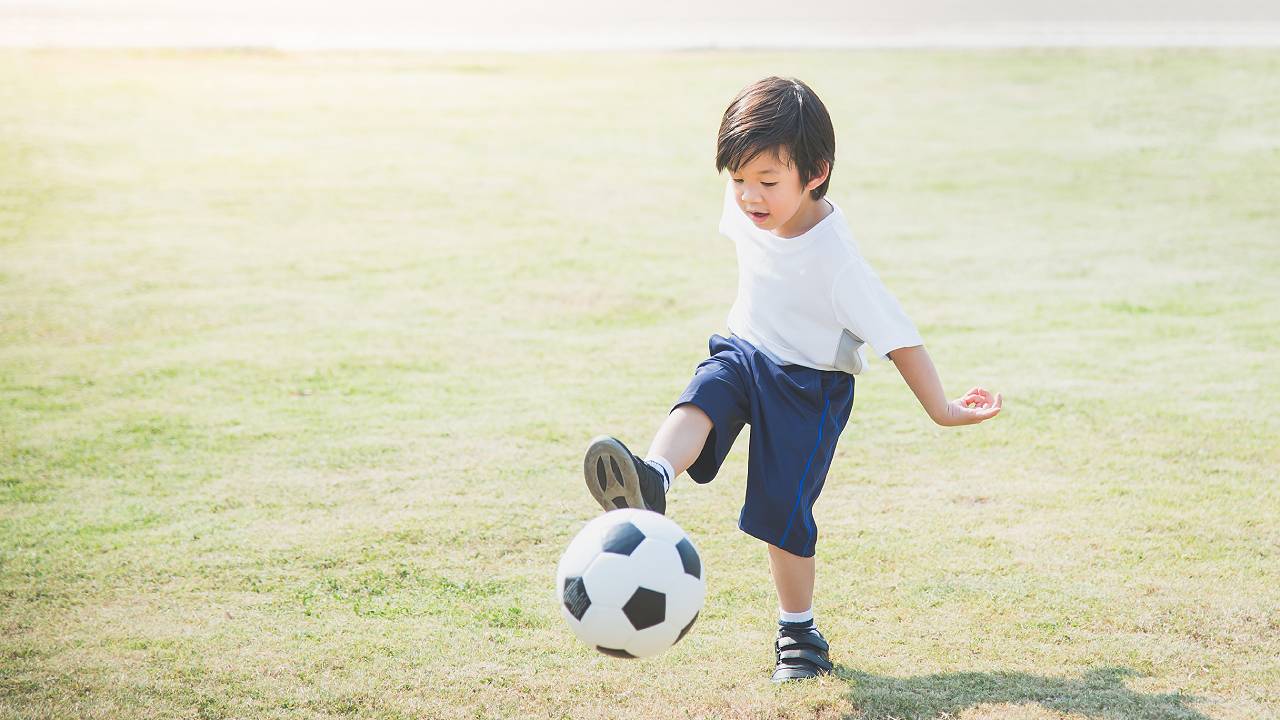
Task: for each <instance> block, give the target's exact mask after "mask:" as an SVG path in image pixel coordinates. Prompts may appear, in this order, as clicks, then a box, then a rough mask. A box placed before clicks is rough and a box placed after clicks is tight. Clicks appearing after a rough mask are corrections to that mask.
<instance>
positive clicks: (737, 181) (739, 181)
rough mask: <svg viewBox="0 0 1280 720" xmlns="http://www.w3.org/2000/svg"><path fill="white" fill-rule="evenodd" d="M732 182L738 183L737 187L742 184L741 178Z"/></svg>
mask: <svg viewBox="0 0 1280 720" xmlns="http://www.w3.org/2000/svg"><path fill="white" fill-rule="evenodd" d="M733 181H734V182H736V183H738V184H739V185H741V184H742V178H734V179H733Z"/></svg>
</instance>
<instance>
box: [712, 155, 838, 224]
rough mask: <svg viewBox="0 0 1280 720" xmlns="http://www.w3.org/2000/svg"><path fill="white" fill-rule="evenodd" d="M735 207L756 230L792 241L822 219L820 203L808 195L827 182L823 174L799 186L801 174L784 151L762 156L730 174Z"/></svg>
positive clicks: (756, 157) (757, 156)
mask: <svg viewBox="0 0 1280 720" xmlns="http://www.w3.org/2000/svg"><path fill="white" fill-rule="evenodd" d="M732 177H733V185H734V193H733V194H734V197H735V198H737V201H738V207H739V208H740V209H741V210H742V212H743V213H745V214H746V216H747V217H749V218H751V221H752V222H753V223H755V224H756V227H758V228H762V229H765V230H769V231H770V232H772V233H774V234H775V235H778V236H780V237H795V236H796V235H799V234H801V233H803V232H805V231H806V230H808V229H809V228H811V227H813V225H814V224H815V223H816V222H817V221H818V220H819V219H821V216H822V214H823V213H822V210H821V209H820V207H819V205H820V202H821V201H819V200H814V199H813V197H812V196H810V195H809V191H811V190H813V189H814V188H816V187H818V186H819V185H821V184H822V182H823V181H824V180H826V173H823V174H821V175H820V176H818V177H816V178H814V179H812V180H810V181H809V182H808V183H807V184H801V182H800V172H799V171H798V170H797V169H796V168H795V166H794V165H792V164H791V161H790V158H788V156H787V151H786V150H785V149H783V148H779V149H778V150H776V151H775V152H762V153H760V154H759V155H756V156H755V157H754V158H752V159H751V162H749V163H746V164H744V165H743V166H742V167H740V168H738V171H737V172H734V173H732Z"/></svg>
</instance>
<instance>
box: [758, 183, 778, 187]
mask: <svg viewBox="0 0 1280 720" xmlns="http://www.w3.org/2000/svg"><path fill="white" fill-rule="evenodd" d="M760 184H761V185H763V186H765V187H773V186H774V185H777V184H778V183H776V182H771V183H760Z"/></svg>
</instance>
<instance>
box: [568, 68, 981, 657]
mask: <svg viewBox="0 0 1280 720" xmlns="http://www.w3.org/2000/svg"><path fill="white" fill-rule="evenodd" d="M834 161H835V133H834V130H833V129H832V125H831V118H830V116H829V115H828V114H827V110H826V108H825V107H824V106H823V104H822V101H821V100H819V99H818V96H817V95H815V94H814V92H813V91H812V90H810V89H809V87H808V86H807V85H805V84H804V83H802V82H800V81H798V80H794V79H784V78H778V77H769V78H765V79H764V80H761V81H759V82H757V83H754V84H752V85H750V86H748V87H747V88H745V89H744V90H743V91H742V92H741V93H739V94H738V96H737V97H736V98H735V99H734V100H733V102H732V103H730V104H729V107H728V109H726V110H725V113H724V117H723V118H722V120H721V123H720V133H719V137H718V141H717V147H716V170H717V171H723V170H725V169H728V170H729V173H730V175H731V181H730V182H728V183H726V189H725V199H724V209H723V215H722V217H721V219H720V232H721V233H723V234H724V235H726V236H727V237H729V238H730V239H731V240H733V242H734V245H735V248H736V251H737V258H738V296H737V299H736V300H735V301H734V303H733V307H732V309H731V310H730V311H729V318H728V327H729V330H730V336H729V337H728V338H725V337H721V336H720V335H712V336H711V340H710V343H709V350H710V357H709V358H707V359H706V360H704V361H703V362H702V363H701V364H700V365H698V368H697V370H696V371H695V373H694V376H693V379H692V380H691V381H690V383H689V385H688V388H687V389H686V390H685V391H684V393H683V394H682V395H680V397H679V398H677V400H676V402H675V403H674V404H673V406H672V409H671V412H670V413H669V414H668V415H667V418H666V419H665V420H664V421H663V423H662V426H661V427H660V428H659V429H658V432H657V435H656V436H655V437H654V439H653V443H652V445H650V447H649V453H648V455H647V457H646V459H644V460H641V459H640V458H637V457H636V456H634V455H632V454H631V452H630V451H629V450H628V449H627V448H626V446H625V445H623V444H622V443H621V442H620V441H618V440H617V439H615V438H612V437H608V436H601V437H598V438H596V439H595V440H593V441H592V443H591V445H590V447H589V448H588V449H587V454H586V459H585V463H584V469H585V474H586V482H587V487H588V488H589V489H590V491H591V494H592V495H593V496H594V497H595V499H596V501H597V502H599V503H600V506H601V507H603V508H604V509H605V510H613V509H615V508H621V507H643V508H647V509H649V510H653V511H655V512H659V513H662V512H665V511H666V492H667V490H668V489H669V488H670V486H671V481H672V480H674V479H675V478H676V477H677V476H678V475H679V474H680V473H681V472H684V471H686V470H687V471H688V473H689V476H690V477H692V478H693V480H694V481H695V482H697V483H707V482H710V481H711V480H712V479H713V478H714V477H715V476H716V473H717V472H718V471H719V469H720V464H721V463H722V462H723V461H724V458H725V455H726V454H728V452H729V448H730V446H732V444H733V441H734V439H735V438H736V437H737V435H738V433H739V432H740V431H741V429H742V426H743V425H744V424H749V425H751V441H750V453H749V458H748V469H747V489H746V500H745V502H744V504H743V507H742V513H741V515H740V516H739V519H738V526H739V527H740V528H741V529H742V530H743V531H744V532H746V533H747V534H749V535H752V536H754V537H756V538H759V539H760V540H763V541H764V542H765V543H767V547H768V552H769V568H770V572H771V574H772V576H773V582H774V587H775V589H776V591H777V594H778V606H779V617H778V635H777V639H776V641H775V642H774V656H775V660H776V666H775V668H774V672H773V681H774V682H782V681H785V680H794V679H800V678H809V677H814V676H816V675H820V674H825V673H828V672H830V671H831V662H830V659H829V655H828V653H829V646H828V644H827V641H826V640H825V639H824V638H823V636H822V633H820V632H818V629H817V627H816V626H815V624H814V620H813V583H814V546H815V544H816V542H817V538H818V530H817V527H816V526H815V524H814V520H813V513H812V509H813V504H814V501H815V500H817V498H818V493H819V492H821V490H822V485H823V482H824V480H825V478H826V475H827V470H828V468H829V467H830V464H831V458H832V456H833V454H834V453H835V446H836V440H837V439H838V438H839V435H840V432H841V430H843V429H844V426H845V423H846V422H847V421H848V419H849V411H850V410H851V408H852V406H853V385H854V375H856V374H858V373H859V372H860V371H861V370H862V368H863V366H864V365H865V354H864V353H865V350H864V348H863V344H864V343H870V344H871V346H872V347H873V348H875V350H876V352H877V353H879V354H880V355H881V356H882V357H886V358H888V359H889V360H891V361H893V363H894V365H895V366H897V368H898V371H899V373H901V375H902V378H903V380H905V381H906V383H907V386H908V387H910V388H911V390H912V392H914V393H915V395H916V398H917V399H919V401H920V404H921V406H922V407H923V408H924V410H925V412H927V413H928V415H929V417H930V418H932V419H933V420H934V421H935V422H937V423H938V424H939V425H944V426H953V425H967V424H973V423H978V422H982V421H983V420H987V419H989V418H991V417H994V416H995V415H996V414H997V413H999V412H1000V408H1001V402H1002V399H1001V396H1000V395H996V396H995V397H994V398H993V397H992V395H991V393H989V392H987V391H986V390H984V389H982V388H980V387H975V388H973V389H972V390H970V391H969V392H968V393H966V394H965V395H964V396H963V397H961V398H960V399H958V400H955V401H952V402H947V399H946V396H945V395H944V394H943V390H942V385H941V383H940V382H939V380H938V375H937V372H936V371H935V370H934V367H933V363H932V361H931V360H930V359H929V354H928V353H927V352H925V349H924V342H923V341H922V340H921V339H920V335H919V333H918V332H917V331H916V328H915V326H914V325H913V324H912V323H911V321H910V320H909V319H908V318H907V316H906V314H905V313H904V312H903V311H902V308H901V307H900V306H899V305H898V303H897V301H896V300H895V299H894V297H893V296H892V295H890V294H889V292H888V291H887V290H886V289H885V288H884V286H883V285H882V284H881V282H880V279H879V278H878V277H877V276H876V274H875V272H874V271H873V270H872V269H871V268H870V267H869V266H868V265H867V263H866V261H865V260H863V258H862V256H861V254H860V253H859V251H858V247H857V245H856V244H855V243H854V240H853V237H852V235H851V233H850V231H849V227H848V224H847V221H846V219H845V217H844V214H843V213H842V212H841V210H840V208H839V207H838V206H836V205H835V204H834V203H832V202H831V201H829V200H827V199H826V198H825V196H826V192H827V187H828V185H829V184H830V180H831V168H832V165H833V163H834Z"/></svg>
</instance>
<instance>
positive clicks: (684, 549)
mask: <svg viewBox="0 0 1280 720" xmlns="http://www.w3.org/2000/svg"><path fill="white" fill-rule="evenodd" d="M676 552H678V553H680V564H681V565H684V571H685V572H687V573H689V574H690V575H692V576H694V577H696V578H700V577H702V559H701V558H699V557H698V551H697V550H694V549H693V543H691V542H689V538H681V539H680V542H678V543H676Z"/></svg>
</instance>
